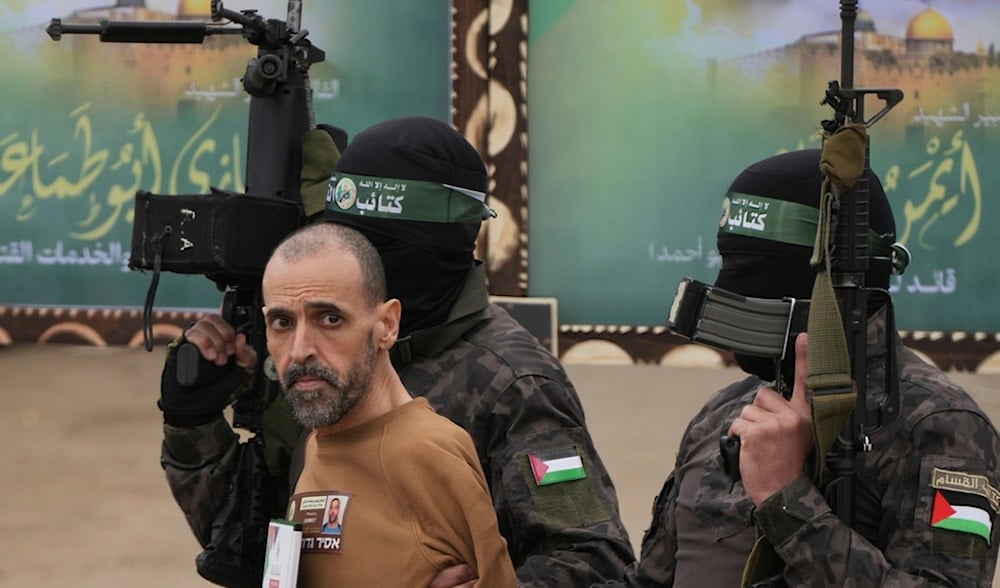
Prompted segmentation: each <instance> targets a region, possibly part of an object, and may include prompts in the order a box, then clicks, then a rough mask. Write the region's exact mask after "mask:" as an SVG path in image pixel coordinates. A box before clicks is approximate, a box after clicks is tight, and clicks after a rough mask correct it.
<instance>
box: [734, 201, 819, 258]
mask: <svg viewBox="0 0 1000 588" xmlns="http://www.w3.org/2000/svg"><path fill="white" fill-rule="evenodd" d="M818 219H819V210H818V209H816V208H813V207H811V206H807V205H805V204H798V203H796V202H788V201H785V200H776V199H774V198H767V197H765V196H758V195H756V194H744V193H742V192H729V193H727V194H726V197H725V198H723V199H722V218H721V219H719V232H720V233H730V234H734V235H745V236H747V237H757V238H758V239H770V240H771V241H778V242H780V243H788V244H791V245H802V246H805V247H812V246H813V244H814V243H815V241H816V223H817V222H818Z"/></svg>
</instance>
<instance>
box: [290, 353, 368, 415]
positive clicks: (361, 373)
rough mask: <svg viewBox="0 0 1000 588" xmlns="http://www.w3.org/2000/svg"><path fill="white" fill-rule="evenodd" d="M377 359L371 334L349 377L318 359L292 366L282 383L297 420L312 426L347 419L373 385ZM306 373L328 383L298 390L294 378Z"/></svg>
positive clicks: (348, 373)
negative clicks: (360, 357)
mask: <svg viewBox="0 0 1000 588" xmlns="http://www.w3.org/2000/svg"><path fill="white" fill-rule="evenodd" d="M375 360H376V352H375V344H374V343H373V342H372V341H371V339H370V338H369V340H368V343H367V344H366V345H365V355H364V357H363V358H362V361H361V362H359V363H356V364H354V365H353V366H351V369H350V370H349V371H348V372H347V377H346V378H341V377H340V375H339V374H338V373H337V372H336V371H334V370H333V369H331V368H330V367H328V366H325V365H323V364H321V363H318V362H308V363H304V364H301V363H293V364H292V365H290V366H288V369H286V370H285V373H284V374H283V375H282V378H281V384H282V387H283V388H284V389H285V398H286V399H287V400H288V405H289V406H290V407H291V409H292V414H293V415H295V418H296V420H298V421H299V422H300V423H302V425H303V426H304V427H308V428H310V429H317V428H320V427H327V426H330V425H333V424H336V423H339V422H340V421H341V420H343V419H344V417H346V416H347V415H348V414H350V412H351V410H353V409H354V407H355V406H357V404H358V402H359V401H360V400H361V398H362V397H363V396H364V395H365V394H366V393H367V392H368V391H369V389H370V388H371V381H372V375H373V374H374V372H375ZM303 376H311V377H317V378H321V379H322V380H324V381H325V382H326V386H324V387H323V388H320V389H317V390H305V391H304V390H296V389H295V387H294V384H293V382H295V381H296V380H297V379H299V378H301V377H303ZM290 384H291V385H290Z"/></svg>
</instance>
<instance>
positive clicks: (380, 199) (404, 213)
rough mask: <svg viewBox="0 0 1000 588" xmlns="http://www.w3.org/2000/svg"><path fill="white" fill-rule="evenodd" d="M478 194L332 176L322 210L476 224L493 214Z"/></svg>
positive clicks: (388, 180) (411, 182)
mask: <svg viewBox="0 0 1000 588" xmlns="http://www.w3.org/2000/svg"><path fill="white" fill-rule="evenodd" d="M485 200H486V195H485V194H484V193H482V192H476V191H475V190H469V189H467V188H460V187H458V186H450V185H448V184H438V183H434V182H421V181H417V180H400V179H396V178H378V177H373V176H358V175H353V174H343V173H336V174H334V175H333V177H331V178H330V185H329V187H328V188H327V191H326V209H327V210H329V211H333V212H339V213H343V214H353V215H356V216H368V217H373V218H388V219H395V220H410V221H427V222H435V223H478V222H480V221H483V220H486V219H488V218H491V217H495V216H496V215H497V213H496V212H494V211H493V210H492V209H491V208H490V207H488V206H486V203H485Z"/></svg>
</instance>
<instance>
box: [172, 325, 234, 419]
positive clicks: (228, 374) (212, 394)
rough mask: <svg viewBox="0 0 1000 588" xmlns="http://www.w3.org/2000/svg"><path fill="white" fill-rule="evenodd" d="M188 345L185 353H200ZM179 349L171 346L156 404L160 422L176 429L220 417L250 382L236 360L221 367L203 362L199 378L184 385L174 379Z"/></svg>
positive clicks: (175, 377) (177, 346) (176, 346)
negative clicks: (223, 410)
mask: <svg viewBox="0 0 1000 588" xmlns="http://www.w3.org/2000/svg"><path fill="white" fill-rule="evenodd" d="M187 345H188V346H187V347H186V348H185V349H184V351H186V352H189V353H190V352H193V353H196V354H199V351H198V348H197V347H195V346H194V345H192V344H187ZM179 348H180V346H179V345H171V349H170V350H169V351H168V353H167V361H166V363H164V365H163V375H162V376H161V379H160V401H159V405H160V409H161V410H162V411H163V422H165V423H167V424H168V425H173V426H175V427H196V426H198V425H204V424H205V423H208V422H210V421H212V420H214V419H216V418H220V417H222V409H224V408H225V407H226V406H227V405H228V404H229V402H230V400H231V399H232V398H233V397H234V396H235V395H236V393H237V391H239V390H240V389H241V388H242V387H244V386H246V385H248V384H249V383H250V379H251V378H252V374H251V372H250V371H249V370H247V369H245V368H242V367H240V366H238V365H236V362H235V361H229V362H228V363H226V364H225V365H222V366H218V365H215V364H212V363H208V362H202V363H201V366H200V371H199V377H198V379H197V380H196V381H195V382H194V384H193V385H191V386H184V385H182V384H181V383H180V382H179V381H178V380H177V357H178V349H179Z"/></svg>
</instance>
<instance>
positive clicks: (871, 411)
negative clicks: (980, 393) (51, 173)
mask: <svg viewBox="0 0 1000 588" xmlns="http://www.w3.org/2000/svg"><path fill="white" fill-rule="evenodd" d="M856 17H857V1H856V0H842V1H841V20H842V23H843V26H842V43H841V80H840V82H837V81H832V82H830V83H829V86H828V88H827V91H826V96H825V98H824V99H823V101H822V104H829V105H830V106H832V107H833V109H834V117H833V118H832V119H830V120H826V121H823V123H822V125H823V130H824V132H825V136H826V137H830V136H832V135H834V134H835V133H837V131H839V130H841V129H842V128H843V127H845V125H849V124H854V125H860V126H862V127H864V128H865V129H867V127H870V126H871V125H873V124H875V122H877V121H878V120H879V119H881V118H882V117H883V116H885V114H886V113H887V112H888V111H889V110H890V109H891V108H892V107H894V106H895V105H896V104H898V103H899V102H900V101H901V100H902V98H903V93H902V91H900V90H898V89H865V88H854V87H853V84H854V65H853V64H854V22H855V19H856ZM871 94H874V95H875V96H876V97H877V98H879V99H881V100H883V101H884V102H885V105H884V106H883V107H882V109H881V110H879V111H878V112H877V113H876V114H875V115H874V116H872V117H871V118H868V119H866V118H865V108H864V107H865V98H866V97H867V96H868V95H871ZM864 141H865V143H864V146H863V153H860V156H861V157H863V161H859V162H855V163H859V164H861V169H862V170H863V171H862V172H861V175H860V177H859V178H858V179H857V180H856V181H855V182H854V184H853V187H852V189H850V190H849V191H845V192H844V193H841V194H839V198H837V199H836V200H835V201H834V203H833V206H832V214H831V215H830V221H829V227H830V228H831V230H829V231H827V232H826V233H824V234H828V235H829V237H830V240H831V242H830V243H829V246H830V247H829V249H830V250H832V252H833V254H832V259H831V260H830V261H831V262H830V265H831V266H832V271H829V272H828V275H829V277H830V281H831V282H832V289H833V290H834V291H835V293H836V300H835V301H834V300H832V298H833V296H831V301H830V304H829V305H826V304H824V302H823V301H821V300H817V299H816V291H815V290H814V293H813V294H814V296H813V299H812V300H797V299H793V298H785V299H782V300H771V299H762V298H752V297H746V296H741V295H738V294H735V293H732V292H727V291H725V290H722V289H719V288H716V287H714V286H711V285H708V284H705V283H702V282H699V281H696V280H693V279H691V278H685V279H684V280H682V281H681V282H680V284H679V285H678V288H677V292H676V294H675V296H674V300H673V303H672V305H671V309H670V313H669V315H668V318H667V327H668V328H669V329H670V330H671V331H672V332H673V333H675V334H677V335H680V336H682V337H685V338H687V339H690V340H692V341H696V342H699V343H704V344H706V345H710V346H713V347H717V348H720V349H723V350H726V351H730V352H734V353H740V354H744V355H753V356H758V357H764V358H767V359H770V360H771V361H773V362H774V364H775V370H774V371H775V375H776V382H775V386H776V388H777V390H778V391H779V392H781V393H782V394H783V395H785V396H786V398H787V397H789V396H790V394H791V388H790V383H789V382H785V381H784V378H783V377H782V361H783V360H784V359H785V358H786V353H787V350H788V349H789V346H791V345H793V344H794V339H795V336H796V335H797V334H798V333H801V332H806V331H811V330H813V329H814V328H816V329H818V330H825V329H827V328H829V327H831V326H832V327H833V328H835V329H842V331H841V332H842V333H843V334H844V337H842V338H841V340H842V341H843V342H844V343H845V344H846V348H847V350H846V351H845V354H844V355H845V357H844V360H845V361H844V362H843V363H844V364H849V365H844V367H843V371H844V374H843V375H844V378H842V379H841V380H840V381H839V382H838V386H839V387H838V386H834V387H832V388H829V389H825V390H821V391H820V394H837V393H847V392H849V391H850V389H851V381H852V380H853V382H854V385H855V386H856V393H857V396H856V398H855V402H854V404H853V408H854V410H853V412H851V414H850V416H849V418H850V424H849V425H848V426H847V428H845V430H844V431H843V432H838V431H833V434H835V435H836V443H835V444H832V443H824V444H823V445H822V446H823V447H824V448H829V446H830V445H833V450H832V452H831V453H830V458H829V460H828V463H829V465H830V467H831V469H832V470H833V472H834V475H833V476H832V480H831V482H830V483H829V484H828V485H827V486H826V488H827V492H828V499H829V501H830V503H831V505H832V506H833V505H836V506H834V508H835V512H837V514H838V515H839V516H841V519H842V520H844V521H845V522H847V523H849V524H852V525H853V513H854V493H853V490H854V483H853V460H854V456H855V455H856V452H857V450H858V448H859V447H860V448H861V450H863V451H868V450H870V448H871V443H870V441H869V436H870V433H871V432H872V431H874V430H875V429H877V428H878V427H879V426H881V424H883V423H884V422H888V420H890V419H891V418H893V416H894V415H895V414H897V413H898V410H899V395H898V393H897V387H898V384H897V382H896V380H895V378H893V377H889V376H891V374H893V373H894V369H891V368H893V367H894V366H893V365H890V366H887V367H888V368H890V369H887V370H886V374H887V379H886V391H887V394H886V397H885V400H884V401H882V402H881V403H880V404H879V405H878V406H875V407H869V406H868V403H867V394H866V389H867V383H866V379H865V370H866V356H867V323H868V308H869V301H870V300H873V298H877V300H878V301H879V302H881V301H882V300H884V301H885V303H886V308H887V321H888V327H889V329H890V332H892V331H894V324H893V316H892V304H891V300H890V299H889V296H888V293H887V292H884V291H881V292H880V291H873V290H872V289H869V288H867V287H866V286H865V273H866V272H867V271H868V267H869V260H870V255H869V239H870V235H869V233H870V231H869V200H868V181H869V180H868V174H869V173H870V161H869V145H868V138H867V132H865V133H864ZM822 219H823V215H822V214H821V222H822ZM878 237H881V236H878ZM879 245H880V249H883V250H882V251H880V252H879V253H880V256H881V258H880V263H884V262H886V261H885V260H886V259H888V258H892V259H894V257H893V256H896V255H900V256H903V255H906V254H905V250H903V249H901V248H899V249H897V247H895V246H890V245H888V244H886V243H881V242H880V243H879ZM888 250H892V252H891V253H887V251H888ZM905 261H908V259H907V260H905ZM905 261H902V262H901V263H902V266H903V267H905ZM894 265H895V264H894ZM827 269H829V268H827ZM894 269H895V267H894ZM831 307H832V308H831ZM831 313H832V314H831ZM817 316H819V317H825V316H834V317H835V319H834V320H827V321H825V322H823V321H820V324H819V326H817V327H814V326H813V325H814V320H815V317H817ZM821 339H823V338H821V337H812V338H810V353H809V359H810V362H811V364H812V362H813V360H815V359H816V357H817V356H820V357H824V356H826V355H828V352H829V350H828V349H825V348H820V349H819V350H817V351H816V352H814V351H813V350H812V349H813V347H814V345H815V344H816V342H817V341H820V340H821ZM887 356H888V358H889V359H888V361H890V362H894V361H895V357H894V355H893V354H892V353H889V354H887ZM821 402H822V401H821ZM838 433H839V434H838ZM831 440H832V439H831ZM739 452H740V442H739V438H737V437H731V436H728V435H724V436H723V437H722V438H721V439H720V453H721V455H722V458H723V466H724V468H725V470H726V472H727V474H728V475H729V476H730V477H731V478H732V479H733V480H738V479H739V477H740V472H739Z"/></svg>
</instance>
